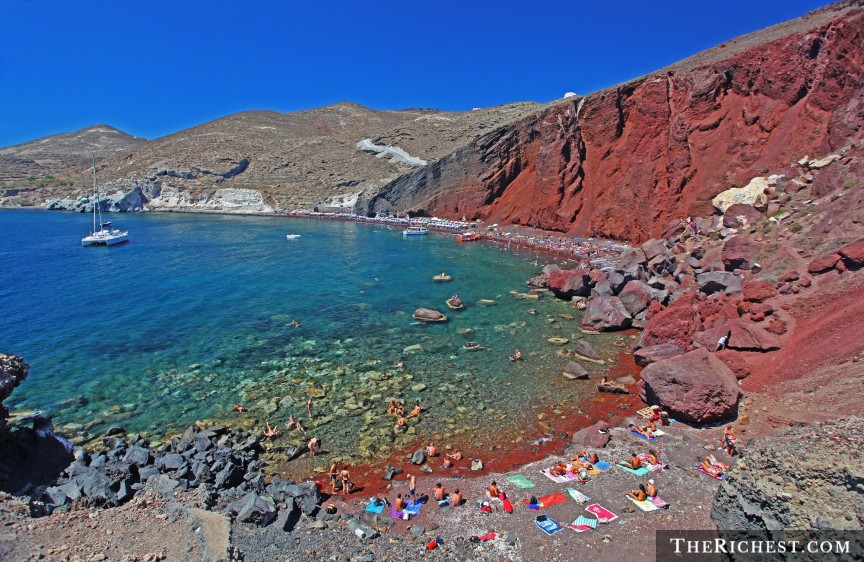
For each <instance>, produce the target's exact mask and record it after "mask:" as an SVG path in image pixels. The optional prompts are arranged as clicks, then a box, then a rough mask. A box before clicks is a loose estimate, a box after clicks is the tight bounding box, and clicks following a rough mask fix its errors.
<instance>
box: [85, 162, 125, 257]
mask: <svg viewBox="0 0 864 562" xmlns="http://www.w3.org/2000/svg"><path fill="white" fill-rule="evenodd" d="M97 213H98V214H99V223H98V224H99V230H96V224H97V223H96V214H97ZM128 240H129V232H127V231H125V230H120V229H118V228H114V227H112V226H111V223H110V222H102V209H101V208H100V206H99V188H98V187H96V158H95V157H94V158H93V230H92V231H90V234H88V235H87V236H85V237H84V238H82V239H81V245H82V246H113V245H115V244H121V243H123V242H127V241H128Z"/></svg>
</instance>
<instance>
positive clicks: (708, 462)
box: [699, 455, 729, 478]
mask: <svg viewBox="0 0 864 562" xmlns="http://www.w3.org/2000/svg"><path fill="white" fill-rule="evenodd" d="M699 466H701V467H702V470H704V471H705V472H707V473H708V474H710V475H711V476H713V477H714V478H719V477H720V476H722V475H723V474H724V473H725V472H726V471H727V470H729V466H728V465H727V464H725V463H722V462H720V461H718V460H717V459H716V458H714V455H708V456H707V457H705V458H704V459H702V462H700V463H699Z"/></svg>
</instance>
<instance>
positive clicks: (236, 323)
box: [0, 210, 611, 457]
mask: <svg viewBox="0 0 864 562" xmlns="http://www.w3.org/2000/svg"><path fill="white" fill-rule="evenodd" d="M112 219H113V220H114V222H115V223H116V224H117V225H118V226H120V227H121V228H124V229H128V230H129V231H130V237H131V241H130V242H129V243H127V244H124V245H121V246H115V247H112V248H102V247H88V248H84V247H82V246H81V244H80V239H81V237H82V236H83V235H85V234H86V233H87V229H88V227H89V223H90V220H89V217H88V216H86V215H80V214H72V213H63V212H49V211H39V210H4V211H0V240H2V241H3V242H2V245H0V260H2V264H3V267H2V268H0V318H2V319H3V320H2V332H0V351H2V352H5V353H14V354H17V355H22V356H23V357H24V358H25V360H26V361H27V362H29V363H30V366H31V368H30V376H29V378H28V379H27V381H26V382H25V383H24V384H23V385H22V386H21V387H20V388H18V389H17V390H16V391H15V392H14V394H13V395H12V397H11V398H10V399H9V400H8V402H9V403H10V405H11V406H13V409H14V410H17V411H18V412H24V411H34V410H35V411H41V412H43V413H47V414H48V415H50V416H52V417H53V419H54V422H55V425H56V426H57V427H58V428H59V429H61V430H63V431H65V432H67V433H69V434H71V435H72V436H73V437H74V438H76V439H77V440H78V441H79V442H84V441H87V440H88V439H92V438H94V437H97V436H100V435H102V434H103V433H104V431H105V430H106V429H107V428H109V427H110V426H115V425H119V426H122V427H124V428H126V429H127V430H128V431H130V432H133V431H134V432H143V433H146V434H148V435H150V436H152V437H154V438H160V437H164V436H165V435H169V434H171V433H174V432H179V431H182V430H183V429H184V428H185V427H186V426H188V425H189V424H190V423H192V422H195V421H196V420H207V419H220V420H222V421H226V420H227V421H229V422H236V423H246V424H248V425H251V426H256V427H257V426H259V425H260V424H261V423H262V422H263V420H265V419H266V420H270V421H271V422H280V423H282V422H284V420H285V419H286V418H287V416H288V415H289V414H291V413H294V414H296V415H297V416H298V417H300V418H301V419H306V418H307V415H306V411H305V410H306V400H307V397H308V396H314V397H315V398H314V399H313V400H314V408H315V413H316V416H315V417H314V419H313V420H312V421H309V420H307V421H306V423H307V426H309V427H311V428H312V429H313V431H314V432H315V433H316V434H318V435H319V436H320V437H321V438H322V439H323V440H324V442H325V444H326V445H328V448H330V449H331V450H332V449H336V450H339V451H340V452H342V453H343V454H344V455H345V456H355V455H363V456H366V457H371V456H377V455H380V454H384V453H387V452H388V451H390V450H392V449H394V448H396V447H399V446H402V445H404V444H406V443H408V442H409V441H410V440H412V439H416V438H417V437H420V436H425V435H427V434H428V435H429V436H435V437H436V438H447V437H450V436H453V435H459V434H464V433H465V432H472V431H478V430H480V431H482V430H483V428H489V427H496V428H502V427H504V426H508V427H518V426H519V425H520V424H522V423H523V422H524V420H525V419H528V418H529V417H530V416H533V415H535V414H536V412H538V411H540V410H541V409H544V408H548V407H549V406H550V405H553V406H554V405H556V404H558V405H564V406H566V405H570V406H574V405H575V404H576V401H577V400H578V398H579V397H580V396H582V395H584V394H585V392H587V390H586V388H587V387H586V386H585V383H579V382H578V381H566V380H564V379H563V378H562V376H561V369H562V367H563V365H564V364H565V363H566V361H567V359H566V358H563V357H561V356H560V355H558V354H556V351H558V350H559V349H560V348H558V347H556V346H554V345H552V344H550V343H549V342H548V341H547V340H548V338H550V337H565V338H572V337H579V335H578V329H577V325H578V320H575V319H572V318H569V317H567V316H569V314H571V313H574V311H573V310H572V308H571V307H570V306H569V303H566V302H562V301H558V300H556V299H553V298H551V297H550V296H548V295H544V296H543V298H541V299H540V300H539V301H533V300H522V299H518V298H515V297H514V296H513V295H511V294H510V292H511V291H514V290H516V291H525V290H526V287H525V280H526V279H528V278H529V277H531V276H533V275H535V274H536V273H537V272H538V271H539V269H540V267H539V265H537V264H536V263H535V260H536V256H533V255H530V254H519V253H513V252H508V251H504V250H503V249H502V248H500V247H498V246H494V245H488V244H486V243H479V242H477V243H466V244H457V243H456V242H455V240H454V239H453V238H452V237H447V236H440V235H430V236H426V237H413V238H409V239H405V238H403V237H402V236H401V232H400V231H399V230H395V229H388V228H384V227H376V226H371V225H367V224H360V223H353V222H336V221H318V220H307V219H286V218H277V217H241V216H225V215H190V214H156V213H152V214H129V215H119V216H117V215H115V216H113V217H112ZM286 233H295V234H300V235H301V238H299V239H296V240H286V238H285V234H286ZM540 265H542V262H541V264H540ZM441 272H447V273H448V274H450V275H452V277H453V281H451V282H449V283H436V282H435V281H433V279H432V277H433V276H434V275H436V274H438V273H441ZM453 293H458V294H459V295H460V297H461V298H462V299H463V300H464V301H465V302H466V304H467V305H468V308H467V309H466V310H463V311H450V310H448V309H447V308H446V306H445V305H444V301H445V300H446V299H447V298H448V297H450V296H451V295H452V294H453ZM480 299H490V300H494V301H495V302H496V303H497V304H495V305H494V306H481V305H478V304H477V301H478V300H480ZM420 306H423V307H428V308H434V309H437V310H440V311H442V312H444V313H445V314H446V315H447V316H448V317H449V318H450V321H449V322H447V323H444V324H431V325H423V324H418V323H417V322H415V321H414V320H413V319H412V318H411V314H412V312H413V311H414V309H416V308H417V307H420ZM531 309H535V311H536V314H530V313H529V310H531ZM562 314H563V315H564V316H561V315H562ZM292 320H296V321H298V322H299V323H300V324H301V325H300V326H299V327H297V326H295V325H293V324H292ZM468 340H473V341H476V342H478V343H480V344H481V345H482V346H484V348H485V349H483V350H481V351H474V352H469V351H466V350H464V349H462V345H463V344H464V343H465V342H466V341H468ZM592 343H593V344H594V345H595V346H597V347H599V348H601V349H602V345H603V344H604V342H603V341H602V340H592ZM606 343H611V342H606ZM515 348H520V349H521V350H522V351H523V353H524V354H525V361H522V362H519V363H515V364H514V363H511V362H510V361H509V360H508V359H507V355H508V354H509V353H512V352H513V350H514V349H515ZM609 349H611V348H609ZM398 362H402V363H403V366H402V367H401V368H397V367H396V364H397V363H398ZM586 367H588V369H589V371H591V372H592V373H597V372H599V371H597V369H599V367H597V366H594V365H590V364H586ZM589 386H590V383H589ZM589 390H590V389H589ZM391 399H399V400H403V401H405V402H406V403H409V409H410V404H413V402H414V401H415V400H420V401H421V403H422V404H423V406H424V408H426V409H427V410H428V413H425V414H424V415H423V416H421V418H420V420H414V419H412V420H411V424H410V427H409V430H408V434H407V435H401V434H398V433H394V431H393V427H392V425H393V420H392V418H389V417H388V416H386V414H384V413H383V412H384V411H385V410H386V404H387V402H388V401H389V400H391ZM237 403H242V404H243V405H245V406H246V407H248V408H249V409H250V412H249V413H248V414H243V415H241V414H239V413H237V412H233V411H232V410H231V408H232V406H233V405H234V404H237ZM487 430H488V429H487ZM284 438H285V439H286V440H290V439H295V440H296V439H299V438H300V436H299V435H292V434H288V435H286V436H284Z"/></svg>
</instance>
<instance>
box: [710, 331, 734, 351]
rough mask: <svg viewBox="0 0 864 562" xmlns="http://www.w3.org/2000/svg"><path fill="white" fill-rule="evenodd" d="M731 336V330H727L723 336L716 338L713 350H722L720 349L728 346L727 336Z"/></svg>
mask: <svg viewBox="0 0 864 562" xmlns="http://www.w3.org/2000/svg"><path fill="white" fill-rule="evenodd" d="M731 337H732V330H729V332H728V333H727V334H726V335H725V336H723V337H722V338H720V339H719V340H717V349H715V350H714V351H722V350H724V349H726V348H727V347H729V338H731Z"/></svg>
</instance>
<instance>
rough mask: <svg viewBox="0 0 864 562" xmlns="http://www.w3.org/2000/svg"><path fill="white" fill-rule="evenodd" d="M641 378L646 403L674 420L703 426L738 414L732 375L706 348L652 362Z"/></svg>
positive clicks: (738, 392)
mask: <svg viewBox="0 0 864 562" xmlns="http://www.w3.org/2000/svg"><path fill="white" fill-rule="evenodd" d="M641 377H642V381H643V383H644V388H645V397H646V399H647V401H648V403H649V404H659V405H660V406H661V407H662V408H663V409H664V410H667V411H668V412H669V413H670V415H672V417H674V418H676V419H678V420H681V421H685V422H692V423H697V424H706V423H714V422H719V421H723V420H727V419H729V418H732V417H734V416H736V415H737V413H738V400H739V398H740V396H741V391H740V389H739V388H738V381H737V379H736V377H735V374H734V373H733V372H732V371H731V370H730V369H729V367H727V366H726V365H725V364H724V363H723V362H722V361H720V360H719V359H717V358H716V357H714V356H713V355H712V354H711V353H710V352H708V351H707V350H706V349H696V350H694V351H691V352H689V353H685V354H684V355H679V356H677V357H672V358H669V359H665V360H663V361H658V362H656V363H652V364H650V365H648V366H647V367H645V369H644V370H643V371H642V375H641Z"/></svg>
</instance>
